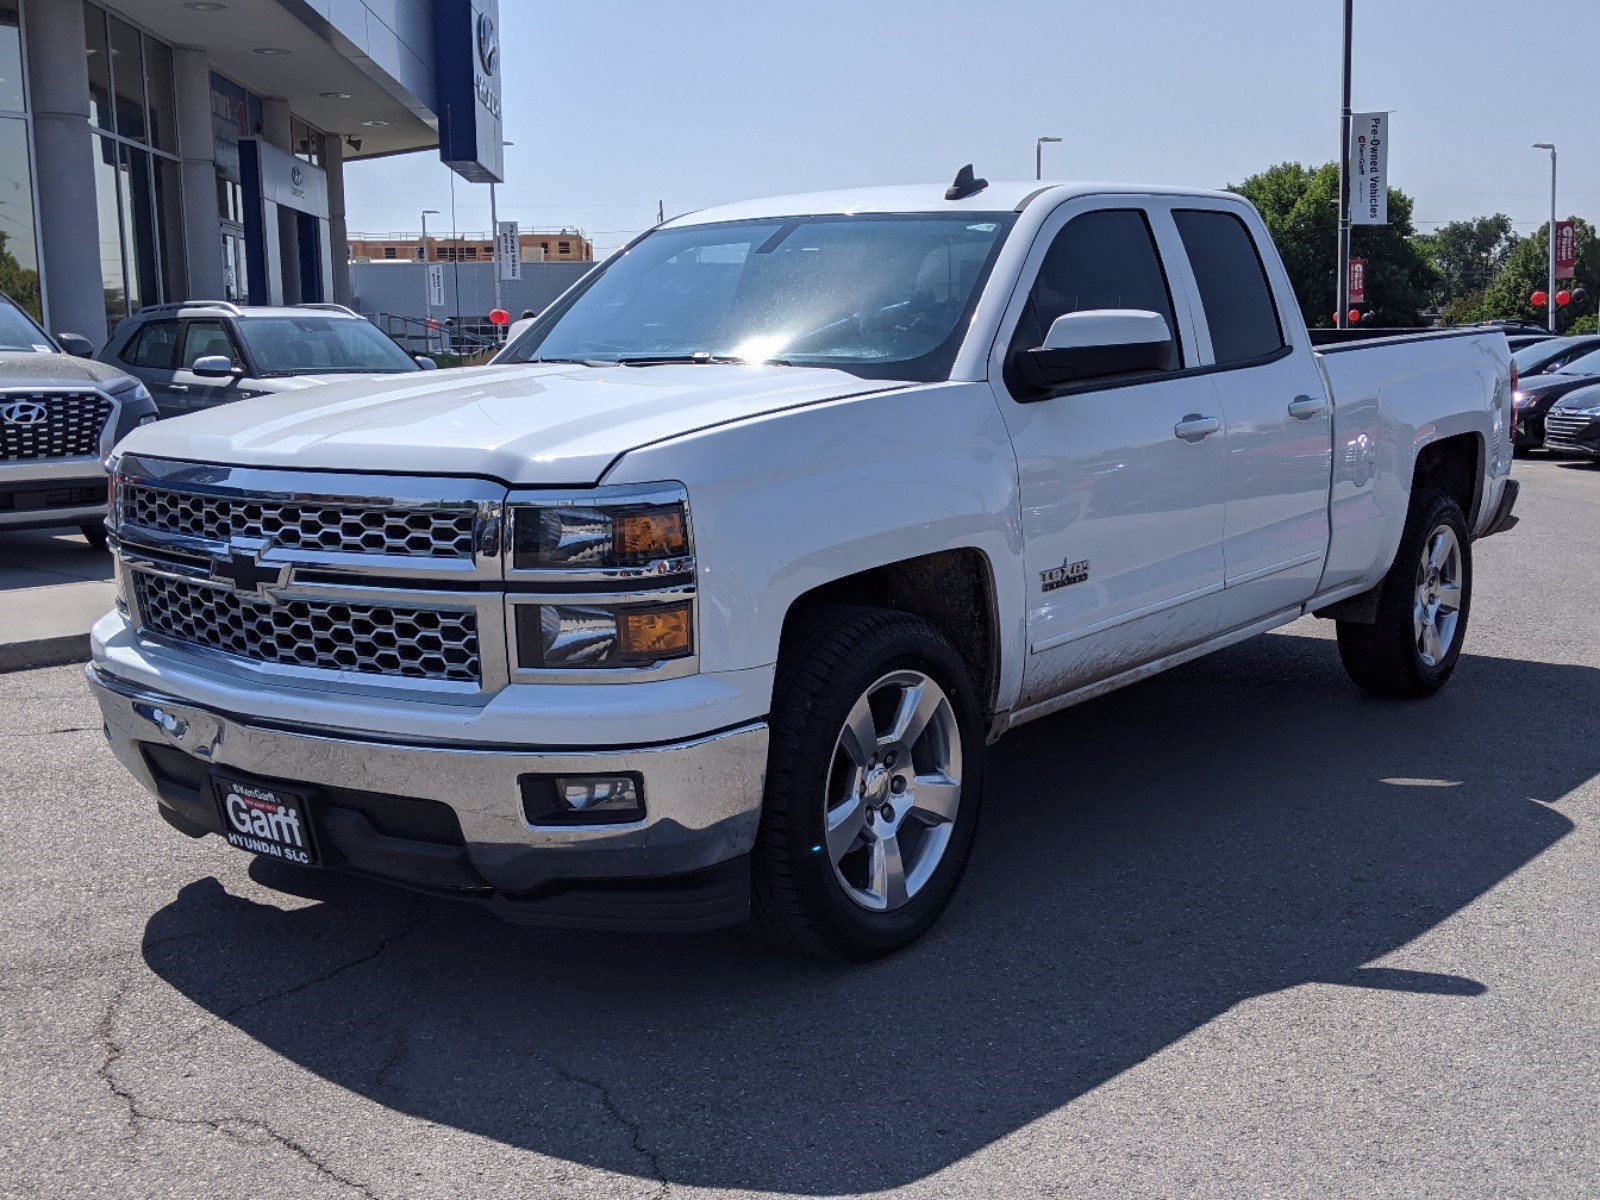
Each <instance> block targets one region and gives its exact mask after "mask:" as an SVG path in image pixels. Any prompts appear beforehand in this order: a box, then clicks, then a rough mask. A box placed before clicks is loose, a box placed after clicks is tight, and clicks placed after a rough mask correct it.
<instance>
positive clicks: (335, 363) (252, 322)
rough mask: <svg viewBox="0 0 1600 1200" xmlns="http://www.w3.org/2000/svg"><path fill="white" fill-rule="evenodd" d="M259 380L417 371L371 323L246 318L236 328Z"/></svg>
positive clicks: (342, 319) (335, 319)
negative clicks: (258, 375) (275, 377)
mask: <svg viewBox="0 0 1600 1200" xmlns="http://www.w3.org/2000/svg"><path fill="white" fill-rule="evenodd" d="M236 327H237V329H238V330H239V336H240V337H241V338H243V339H244V345H245V349H246V350H247V351H248V352H249V354H250V358H251V359H252V360H253V362H254V364H255V367H256V369H257V370H258V371H260V372H261V374H263V375H338V374H343V373H345V372H353V373H358V374H371V373H374V372H388V371H416V370H420V368H419V367H418V365H417V363H416V361H415V360H414V359H412V357H411V356H410V355H409V354H407V353H406V352H405V351H404V350H402V349H400V347H399V346H397V345H395V343H394V342H393V341H392V340H391V339H389V338H387V337H385V336H384V335H383V334H382V333H380V332H379V331H378V328H377V326H375V325H373V324H372V323H371V322H370V321H365V320H359V319H355V318H351V317H318V316H304V317H301V316H293V317H289V316H283V317H248V318H246V319H244V320H242V321H239V322H237V325H236Z"/></svg>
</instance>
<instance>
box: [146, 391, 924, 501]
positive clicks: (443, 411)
mask: <svg viewBox="0 0 1600 1200" xmlns="http://www.w3.org/2000/svg"><path fill="white" fill-rule="evenodd" d="M904 386H906V385H905V384H902V383H894V382H888V381H885V380H879V379H861V378H859V377H857V376H855V375H850V374H847V373H845V372H843V371H835V370H832V369H829V368H816V367H779V366H758V365H745V364H738V363H728V364H722V363H706V364H698V365H696V364H684V365H677V364H672V365H662V366H650V367H584V366H578V365H570V366H569V365H506V366H497V367H465V368H458V369H454V370H445V371H426V372H418V373H417V374H415V375H407V376H405V377H404V381H403V382H401V381H400V379H398V378H397V377H394V376H390V377H388V378H386V379H384V380H381V381H375V380H372V379H370V378H368V379H364V380H361V381H359V382H352V383H336V384H329V385H328V386H326V387H310V388H305V389H303V390H299V391H293V392H287V393H280V394H277V395H272V396H261V397H258V398H257V399H254V400H241V401H239V402H237V403H234V404H224V405H221V406H219V407H216V408H212V409H207V410H205V411H202V412H196V413H191V414H189V415H187V416H182V417H177V418H175V419H173V420H170V421H161V422H159V423H157V424H154V425H148V426H145V427H144V428H141V429H139V430H136V431H135V432H134V433H133V434H131V435H129V436H128V437H127V438H126V439H124V440H123V441H122V443H121V444H120V445H119V446H118V448H117V449H118V452H119V453H133V454H138V455H141V456H144V457H150V458H171V459H180V460H186V461H192V462H208V463H221V464H224V465H228V466H253V467H286V468H292V469H299V470H330V471H354V472H360V471H383V472H389V473H399V474H421V475H477V476H486V477H488V478H492V479H499V480H503V481H504V482H506V483H508V484H527V485H535V486H540V485H551V484H573V485H584V484H591V483H595V482H597V481H598V480H599V479H600V477H601V476H602V475H604V474H605V471H606V468H607V467H608V466H610V464H611V463H613V462H614V461H615V460H616V459H617V458H618V456H620V455H622V454H625V453H626V452H627V451H629V450H632V449H635V448H637V447H639V446H644V445H647V444H649V443H651V442H659V441H662V440H664V439H666V438H671V437H676V436H678V435H680V434H684V433H691V432H693V431H695V430H699V429H705V428H709V427H710V426H713V425H721V424H725V423H727V422H729V421H737V420H740V419H742V418H745V417H753V416H759V415H761V414H763V413H769V412H775V411H777V410H779V409H784V408H795V407H799V406H801V405H806V404H816V403H820V402H822V401H827V400H837V399H841V398H843V397H846V396H853V395H861V394H863V393H867V392H880V391H885V390H889V389H893V388H899V387H904Z"/></svg>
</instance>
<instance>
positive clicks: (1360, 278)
mask: <svg viewBox="0 0 1600 1200" xmlns="http://www.w3.org/2000/svg"><path fill="white" fill-rule="evenodd" d="M1366 302H1367V260H1366V259H1364V258H1352V259H1351V260H1350V303H1351V304H1365V303H1366Z"/></svg>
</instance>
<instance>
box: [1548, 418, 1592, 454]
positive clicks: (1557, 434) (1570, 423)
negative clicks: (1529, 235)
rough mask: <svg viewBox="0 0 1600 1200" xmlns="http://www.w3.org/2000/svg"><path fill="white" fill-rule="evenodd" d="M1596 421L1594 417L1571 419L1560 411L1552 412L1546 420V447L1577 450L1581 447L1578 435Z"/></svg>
mask: <svg viewBox="0 0 1600 1200" xmlns="http://www.w3.org/2000/svg"><path fill="white" fill-rule="evenodd" d="M1594 419H1595V418H1593V417H1580V416H1572V417H1569V416H1567V415H1566V414H1565V413H1564V412H1560V411H1556V412H1552V413H1551V414H1550V415H1549V416H1547V417H1545V419H1544V441H1545V445H1547V446H1571V447H1573V448H1577V447H1578V445H1579V442H1578V435H1579V434H1580V433H1582V432H1583V431H1584V430H1585V429H1586V428H1587V427H1588V426H1589V425H1590V423H1591V422H1593V421H1594Z"/></svg>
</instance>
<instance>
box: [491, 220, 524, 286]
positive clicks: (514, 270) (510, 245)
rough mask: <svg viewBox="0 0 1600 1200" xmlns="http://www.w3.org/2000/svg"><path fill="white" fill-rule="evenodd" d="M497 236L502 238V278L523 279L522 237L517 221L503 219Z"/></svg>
mask: <svg viewBox="0 0 1600 1200" xmlns="http://www.w3.org/2000/svg"><path fill="white" fill-rule="evenodd" d="M495 236H496V237H497V238H499V239H500V278H501V279H521V278H522V238H521V236H520V235H519V234H518V232H517V223H516V222H515V221H501V222H500V228H499V229H498V230H496V231H495Z"/></svg>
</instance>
